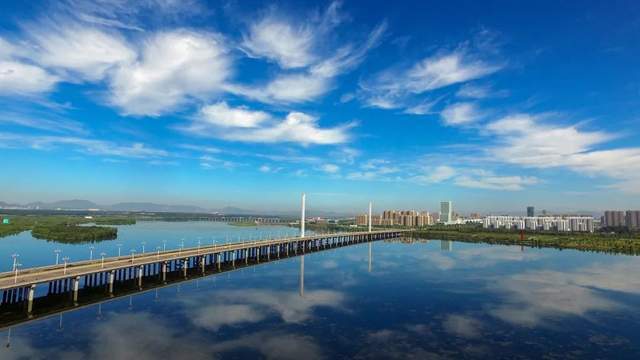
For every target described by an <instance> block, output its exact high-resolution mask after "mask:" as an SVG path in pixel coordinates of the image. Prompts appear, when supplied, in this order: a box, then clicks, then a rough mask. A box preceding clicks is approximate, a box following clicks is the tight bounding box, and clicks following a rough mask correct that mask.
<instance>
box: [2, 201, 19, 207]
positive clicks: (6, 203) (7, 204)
mask: <svg viewBox="0 0 640 360" xmlns="http://www.w3.org/2000/svg"><path fill="white" fill-rule="evenodd" d="M21 206H22V205H20V204H10V203H8V202H4V201H0V208H3V209H9V208H16V207H21Z"/></svg>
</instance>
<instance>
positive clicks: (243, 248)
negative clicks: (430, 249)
mask: <svg viewBox="0 0 640 360" xmlns="http://www.w3.org/2000/svg"><path fill="white" fill-rule="evenodd" d="M405 231H406V230H383V231H361V232H346V233H334V234H322V235H312V236H301V237H287V238H280V239H269V240H260V241H247V242H236V243H230V244H224V245H208V246H201V247H194V248H186V249H178V250H168V251H156V252H150V253H144V254H140V255H135V254H132V255H131V256H116V257H109V258H104V259H98V260H88V261H77V262H71V263H65V264H59V265H52V266H43V267H35V268H29V269H24V270H21V271H20V272H17V271H10V272H4V273H0V291H2V300H1V302H0V310H1V309H2V307H8V306H9V307H11V308H12V309H16V308H22V309H24V311H25V312H26V315H27V316H32V314H33V312H34V301H36V300H37V299H36V289H37V288H38V287H40V288H41V290H43V291H41V293H42V296H41V297H40V298H46V297H49V296H55V295H64V296H68V297H69V300H71V301H72V302H73V303H74V304H78V303H79V294H81V293H89V292H91V291H88V290H92V289H94V290H95V289H100V290H101V291H104V292H106V294H107V295H108V296H115V295H116V291H117V289H118V288H123V289H130V288H131V286H132V285H133V286H135V287H136V288H137V289H138V290H142V289H143V288H144V285H145V281H148V280H152V281H160V282H161V283H167V280H168V276H176V275H178V276H181V277H182V278H183V279H186V278H188V277H189V276H193V275H196V274H197V275H204V274H206V273H207V271H209V272H211V271H222V270H223V269H229V268H231V269H233V268H235V267H236V266H247V265H249V264H259V263H261V262H268V261H271V260H276V259H280V258H284V257H292V256H298V255H304V254H305V253H307V252H315V251H321V250H324V249H331V248H337V247H343V246H349V245H354V244H360V243H365V242H372V241H377V240H383V239H390V238H396V237H399V236H401V235H402V233H404V232H405ZM43 287H46V292H45V291H44V289H42V288H43Z"/></svg>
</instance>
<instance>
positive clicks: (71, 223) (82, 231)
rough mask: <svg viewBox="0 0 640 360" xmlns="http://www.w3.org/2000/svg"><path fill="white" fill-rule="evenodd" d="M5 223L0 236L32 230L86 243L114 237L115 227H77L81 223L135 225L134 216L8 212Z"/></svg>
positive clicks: (42, 235)
mask: <svg viewBox="0 0 640 360" xmlns="http://www.w3.org/2000/svg"><path fill="white" fill-rule="evenodd" d="M8 218H9V219H10V223H9V224H0V238H2V237H5V236H10V235H15V234H19V233H21V232H23V231H29V230H31V231H32V235H33V237H35V238H38V239H47V240H53V241H59V242H89V241H98V240H110V239H115V238H116V237H117V234H118V229H116V228H113V227H105V226H86V225H83V226H80V225H82V224H88V223H96V224H113V225H116V224H117V225H122V224H135V218H133V217H123V216H110V215H104V216H94V217H92V218H90V219H87V218H85V217H84V216H80V215H31V214H27V215H11V216H8Z"/></svg>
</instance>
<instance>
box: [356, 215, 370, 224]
mask: <svg viewBox="0 0 640 360" xmlns="http://www.w3.org/2000/svg"><path fill="white" fill-rule="evenodd" d="M356 225H358V226H367V225H369V215H368V214H360V215H357V216H356Z"/></svg>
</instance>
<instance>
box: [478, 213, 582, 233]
mask: <svg viewBox="0 0 640 360" xmlns="http://www.w3.org/2000/svg"><path fill="white" fill-rule="evenodd" d="M482 225H483V227H484V228H485V229H513V230H528V231H561V232H565V231H572V232H593V230H594V224H593V217H591V216H565V217H563V216H524V217H523V216H487V217H485V218H484V220H483V224H482Z"/></svg>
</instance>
